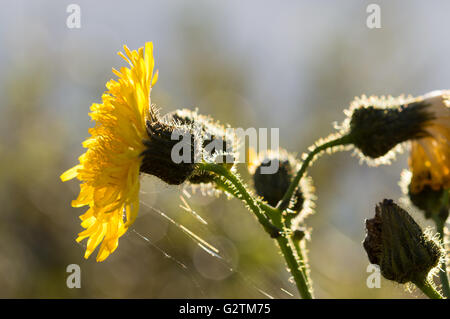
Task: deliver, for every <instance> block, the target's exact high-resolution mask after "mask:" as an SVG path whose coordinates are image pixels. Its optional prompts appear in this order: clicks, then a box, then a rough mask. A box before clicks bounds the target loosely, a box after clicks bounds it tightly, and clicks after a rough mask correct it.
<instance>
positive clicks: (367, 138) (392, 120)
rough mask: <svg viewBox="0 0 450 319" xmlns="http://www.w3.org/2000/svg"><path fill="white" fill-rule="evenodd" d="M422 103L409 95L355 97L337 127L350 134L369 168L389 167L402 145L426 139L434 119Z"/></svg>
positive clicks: (343, 132)
mask: <svg viewBox="0 0 450 319" xmlns="http://www.w3.org/2000/svg"><path fill="white" fill-rule="evenodd" d="M428 106H429V105H428V104H427V102H426V101H424V100H420V99H415V98H413V97H412V96H408V97H405V96H403V95H402V96H399V97H396V98H394V97H392V96H388V97H387V98H386V97H385V96H382V97H380V98H379V97H375V96H370V97H366V96H365V95H363V96H362V97H360V98H358V97H356V98H355V99H354V101H353V102H352V103H351V105H350V108H349V109H348V110H345V111H344V113H345V114H346V115H347V118H346V120H345V121H344V122H343V123H342V124H341V125H340V126H337V125H336V128H337V129H339V130H340V131H341V134H343V135H349V136H350V138H351V141H352V144H353V145H354V147H355V153H356V154H358V155H359V156H360V158H361V159H362V160H363V161H366V162H367V163H368V164H369V165H378V164H389V163H390V162H391V160H392V159H395V153H396V152H402V143H404V142H406V141H408V140H414V139H419V138H423V137H426V136H427V131H426V130H425V127H426V126H427V125H428V124H429V123H430V121H431V120H432V119H433V114H432V113H431V112H429V110H428Z"/></svg>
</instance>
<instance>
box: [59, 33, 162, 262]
mask: <svg viewBox="0 0 450 319" xmlns="http://www.w3.org/2000/svg"><path fill="white" fill-rule="evenodd" d="M124 50H125V53H126V56H125V55H124V54H123V53H121V52H119V55H120V56H121V57H123V58H124V59H125V61H127V62H128V63H129V65H130V68H126V67H123V68H121V70H120V71H117V70H115V69H113V72H114V74H116V75H117V76H118V77H119V78H118V80H111V81H109V82H108V83H107V84H106V87H107V89H108V90H107V91H106V92H105V93H104V94H103V95H102V103H101V104H96V103H94V104H92V106H91V113H90V114H89V115H90V117H91V119H92V120H94V121H95V122H96V124H95V127H93V128H91V129H89V133H90V135H91V136H90V137H89V138H88V139H87V140H86V141H84V142H83V147H85V148H86V149H87V150H86V152H85V153H84V154H83V155H81V156H80V157H79V162H80V163H79V164H78V165H76V166H74V167H72V168H71V169H69V170H68V171H66V172H65V173H63V174H62V175H61V180H62V181H67V180H70V179H72V178H75V177H76V178H77V179H78V180H80V181H81V182H82V183H81V185H80V194H79V196H78V198H77V199H76V200H74V201H72V206H73V207H82V206H89V209H88V210H87V212H86V213H84V214H83V215H81V216H80V218H81V220H82V223H81V226H82V227H83V228H85V230H84V231H83V232H81V233H79V234H78V238H77V241H78V242H80V241H81V240H83V239H85V238H88V241H87V247H86V253H85V258H88V257H89V256H90V255H91V254H92V252H93V251H94V250H95V249H96V247H97V246H98V245H100V243H101V246H100V249H99V252H98V254H97V261H103V260H105V259H106V258H107V257H108V256H109V255H110V254H111V253H112V252H113V251H114V250H115V249H116V248H117V246H118V240H119V237H121V236H122V235H123V234H124V233H125V232H126V231H127V229H128V228H129V227H130V225H131V224H133V222H134V220H135V219H136V217H137V214H138V210H139V188H140V183H139V173H140V169H141V164H142V159H143V157H142V156H141V154H142V153H143V152H144V151H145V150H146V148H147V146H146V145H145V144H144V143H143V141H145V140H148V132H147V123H152V122H155V121H156V119H157V113H156V111H155V109H154V108H153V107H151V101H150V92H151V89H152V87H153V85H154V84H155V83H156V81H157V79H158V73H157V72H156V73H155V74H153V69H154V63H155V62H154V59H153V44H152V43H151V42H150V43H146V44H145V50H144V48H140V49H139V50H138V51H130V50H129V49H128V48H127V47H126V46H124Z"/></svg>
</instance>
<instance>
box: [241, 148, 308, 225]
mask: <svg viewBox="0 0 450 319" xmlns="http://www.w3.org/2000/svg"><path fill="white" fill-rule="evenodd" d="M300 166H301V165H300V162H299V161H297V160H296V159H295V156H293V155H292V154H289V153H288V152H287V151H285V150H284V149H279V151H278V152H275V151H271V150H269V151H265V152H260V153H259V154H258V155H257V154H256V153H255V152H254V150H253V149H250V150H249V163H248V170H249V173H250V174H251V176H252V178H253V186H254V188H255V191H256V194H257V195H258V196H260V198H261V199H262V200H264V201H266V202H267V203H268V204H269V205H271V206H273V207H275V206H276V205H277V204H278V202H279V201H280V200H281V199H282V198H283V196H284V193H285V192H286V191H287V189H288V188H289V185H290V183H291V181H292V180H293V179H294V177H295V174H296V173H297V171H298V170H299V169H300ZM264 167H266V168H267V167H278V169H277V170H276V172H274V173H273V174H264V173H263V172H262V169H263V168H264ZM314 200H315V195H314V186H313V184H312V179H311V177H309V176H304V177H303V178H302V179H301V180H300V184H299V186H298V187H297V189H296V190H295V192H294V196H293V199H292V201H291V203H290V205H289V210H290V211H291V212H292V216H291V217H292V226H293V229H295V228H297V226H299V225H300V224H301V223H303V221H304V219H305V218H306V217H307V216H309V215H310V214H312V213H313V212H314Z"/></svg>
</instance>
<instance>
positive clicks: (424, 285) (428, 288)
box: [413, 280, 444, 299]
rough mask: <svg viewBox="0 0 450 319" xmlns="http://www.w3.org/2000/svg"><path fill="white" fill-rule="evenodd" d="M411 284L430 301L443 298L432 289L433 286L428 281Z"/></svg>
mask: <svg viewBox="0 0 450 319" xmlns="http://www.w3.org/2000/svg"><path fill="white" fill-rule="evenodd" d="M413 284H415V285H416V286H417V288H419V289H420V290H422V292H423V293H424V294H425V295H426V296H427V297H428V298H430V299H444V297H443V296H442V295H441V294H440V293H439V292H438V291H437V290H436V289H435V288H434V286H433V285H432V284H431V283H430V282H429V281H428V280H425V281H421V280H417V281H413Z"/></svg>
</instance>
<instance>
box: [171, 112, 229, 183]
mask: <svg viewBox="0 0 450 319" xmlns="http://www.w3.org/2000/svg"><path fill="white" fill-rule="evenodd" d="M166 119H167V120H168V121H171V122H173V123H174V124H175V125H185V126H188V127H191V128H192V129H197V130H198V132H199V134H200V135H201V136H202V139H203V142H202V145H201V146H202V147H203V156H204V157H206V158H207V160H208V161H214V162H215V163H217V164H220V165H222V166H224V167H225V168H226V169H228V170H231V169H232V168H233V166H234V164H235V160H236V154H235V153H234V152H235V149H236V148H237V140H236V136H234V135H233V134H227V132H226V130H225V128H224V127H223V126H222V125H220V124H219V123H218V122H216V121H214V120H213V119H212V118H211V117H208V116H203V115H200V114H198V113H197V112H196V111H191V110H188V109H182V110H176V111H174V112H172V113H169V114H167V115H166ZM213 179H214V174H213V173H211V172H204V171H194V173H193V174H192V175H191V176H189V179H188V181H189V182H190V183H191V184H208V183H211V182H212V181H213Z"/></svg>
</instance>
